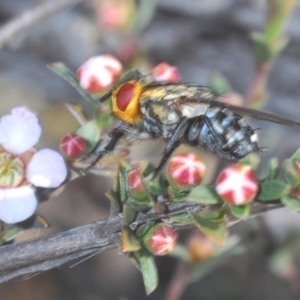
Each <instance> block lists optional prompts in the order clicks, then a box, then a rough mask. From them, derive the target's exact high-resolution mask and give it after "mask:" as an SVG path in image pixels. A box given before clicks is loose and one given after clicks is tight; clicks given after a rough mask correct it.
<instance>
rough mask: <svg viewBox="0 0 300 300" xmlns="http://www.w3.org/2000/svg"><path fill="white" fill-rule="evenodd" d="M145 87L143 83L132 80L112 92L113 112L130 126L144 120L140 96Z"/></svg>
mask: <svg viewBox="0 0 300 300" xmlns="http://www.w3.org/2000/svg"><path fill="white" fill-rule="evenodd" d="M144 86H145V84H144V83H143V82H142V81H137V80H130V81H128V82H126V83H123V84H121V85H119V86H117V87H116V88H115V89H114V90H113V91H112V96H111V99H112V111H113V114H114V116H115V117H116V118H118V119H120V120H122V121H124V122H126V123H129V124H134V123H136V122H138V121H140V120H141V119H142V115H141V112H140V96H141V94H142V91H143V88H144Z"/></svg>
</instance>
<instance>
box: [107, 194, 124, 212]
mask: <svg viewBox="0 0 300 300" xmlns="http://www.w3.org/2000/svg"><path fill="white" fill-rule="evenodd" d="M105 196H106V197H107V198H108V199H109V200H110V202H111V206H110V211H111V214H112V215H117V214H118V213H120V212H121V211H122V203H121V201H120V199H119V196H118V195H117V194H116V193H115V192H114V191H113V190H109V191H107V192H106V193H105Z"/></svg>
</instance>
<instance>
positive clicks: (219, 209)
mask: <svg viewBox="0 0 300 300" xmlns="http://www.w3.org/2000/svg"><path fill="white" fill-rule="evenodd" d="M199 216H200V217H201V218H203V219H209V220H212V221H215V222H218V221H222V219H223V218H224V216H225V209H224V205H221V206H220V205H207V206H205V207H204V209H203V210H201V211H200V213H199Z"/></svg>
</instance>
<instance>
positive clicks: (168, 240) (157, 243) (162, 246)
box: [143, 223, 178, 255]
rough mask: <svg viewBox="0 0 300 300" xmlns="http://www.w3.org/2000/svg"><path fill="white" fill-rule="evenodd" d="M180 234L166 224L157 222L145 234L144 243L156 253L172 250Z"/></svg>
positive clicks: (166, 252)
mask: <svg viewBox="0 0 300 300" xmlns="http://www.w3.org/2000/svg"><path fill="white" fill-rule="evenodd" d="M177 237H178V234H177V232H176V231H174V230H173V229H172V228H171V227H169V226H167V225H165V224H162V223H160V224H156V225H154V226H153V227H151V228H150V229H149V230H148V231H147V232H146V234H145V235H144V236H143V243H144V245H145V247H146V248H147V250H148V251H150V252H151V253H153V254H155V255H166V254H168V253H170V252H172V251H173V250H174V248H175V246H176V243H177Z"/></svg>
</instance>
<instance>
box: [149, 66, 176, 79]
mask: <svg viewBox="0 0 300 300" xmlns="http://www.w3.org/2000/svg"><path fill="white" fill-rule="evenodd" d="M151 74H152V76H153V78H154V80H155V81H179V80H180V75H179V71H178V68H177V67H174V66H170V65H169V64H168V63H166V62H162V63H160V64H158V65H157V66H156V67H154V68H153V69H152V71H151Z"/></svg>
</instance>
